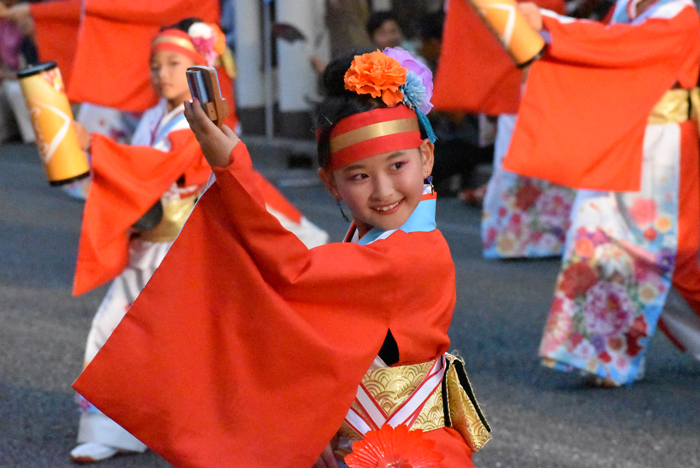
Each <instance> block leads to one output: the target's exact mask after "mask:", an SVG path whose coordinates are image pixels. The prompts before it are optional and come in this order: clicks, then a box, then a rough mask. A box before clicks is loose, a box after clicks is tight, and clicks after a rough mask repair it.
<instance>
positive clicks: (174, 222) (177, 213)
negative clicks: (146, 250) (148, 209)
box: [138, 195, 197, 242]
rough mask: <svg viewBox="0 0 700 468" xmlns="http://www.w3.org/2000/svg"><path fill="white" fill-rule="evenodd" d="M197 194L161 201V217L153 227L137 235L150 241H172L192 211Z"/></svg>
mask: <svg viewBox="0 0 700 468" xmlns="http://www.w3.org/2000/svg"><path fill="white" fill-rule="evenodd" d="M196 201H197V196H196V195H193V196H191V197H187V198H183V199H180V200H172V201H169V202H165V203H163V218H162V219H161V220H160V223H158V225H157V226H156V227H154V228H153V229H149V230H148V231H144V232H140V233H139V234H138V237H139V238H141V239H143V240H147V241H150V242H172V241H174V240H175V239H176V238H177V235H178V234H180V230H181V229H182V226H184V225H185V221H187V217H188V216H189V215H190V213H191V212H192V209H193V208H194V204H195V202H196Z"/></svg>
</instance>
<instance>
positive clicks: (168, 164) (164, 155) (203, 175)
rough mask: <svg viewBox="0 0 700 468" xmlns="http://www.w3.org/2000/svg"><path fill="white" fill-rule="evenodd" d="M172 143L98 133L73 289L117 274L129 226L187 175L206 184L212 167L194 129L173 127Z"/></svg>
mask: <svg viewBox="0 0 700 468" xmlns="http://www.w3.org/2000/svg"><path fill="white" fill-rule="evenodd" d="M169 138H170V141H171V144H172V149H171V150H170V151H168V152H164V151H160V150H157V149H154V148H151V147H149V146H129V145H122V144H119V143H116V142H114V141H112V140H110V139H109V138H107V137H105V136H102V135H97V134H95V135H93V139H92V149H91V153H92V166H93V167H92V169H93V174H94V179H93V181H92V183H91V185H90V191H89V192H88V197H87V200H86V202H85V210H84V211H83V224H82V227H81V231H80V244H79V247H78V261H77V264H76V271H75V279H74V282H73V294H74V295H76V296H77V295H80V294H83V293H85V292H87V291H90V290H91V289H94V288H96V287H98V286H101V285H102V284H104V283H106V282H107V281H110V280H112V279H114V278H115V277H116V276H117V275H119V274H120V273H121V272H122V271H123V270H124V268H125V267H126V265H127V262H128V250H129V232H128V231H129V227H130V226H131V225H132V224H134V223H135V222H136V221H137V220H138V219H139V218H140V217H141V216H142V215H143V214H144V213H146V211H148V209H149V208H151V207H152V206H153V204H154V203H155V202H156V201H157V200H158V199H159V198H160V197H161V196H162V195H163V193H165V191H166V190H167V189H168V188H169V187H170V186H171V185H172V184H173V183H174V182H175V181H176V180H177V179H178V178H179V177H180V176H182V175H184V176H185V179H186V184H187V185H203V184H204V183H205V182H206V180H207V178H208V176H209V174H210V172H211V171H210V168H209V165H208V164H207V162H206V160H205V159H204V155H202V152H201V150H200V148H199V145H198V144H197V140H196V139H195V138H194V134H193V133H192V132H191V131H190V130H189V129H187V130H179V131H176V132H172V133H171V134H170V136H169Z"/></svg>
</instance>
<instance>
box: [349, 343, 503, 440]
mask: <svg viewBox="0 0 700 468" xmlns="http://www.w3.org/2000/svg"><path fill="white" fill-rule="evenodd" d="M445 358H446V363H447V370H446V372H445V377H444V378H443V382H442V385H440V386H438V388H437V389H436V391H435V392H433V394H432V395H431V396H430V397H429V398H428V400H427V402H426V404H425V406H424V407H423V409H422V410H421V412H420V414H419V415H418V418H417V419H416V421H415V422H414V423H413V425H412V426H411V428H410V429H411V430H416V429H421V430H423V431H426V432H427V431H434V430H436V429H440V428H443V427H445V426H449V427H452V428H454V429H455V430H456V431H457V432H459V433H460V434H461V435H462V437H463V438H464V440H465V442H466V443H467V445H468V446H469V448H470V449H471V450H472V451H473V452H476V451H477V450H479V449H480V448H481V447H483V446H484V444H486V442H488V441H489V439H491V429H490V428H489V426H488V423H487V422H486V419H485V418H484V416H483V414H482V413H481V409H480V407H479V404H478V403H477V402H476V399H475V398H474V394H473V392H472V389H471V385H470V384H469V380H468V379H467V376H466V373H465V372H464V361H463V360H462V359H461V358H459V357H457V356H453V355H451V354H445ZM433 364H434V361H430V362H424V363H421V364H412V365H407V366H397V367H383V368H380V369H372V370H370V371H368V372H367V374H365V377H364V378H363V379H362V384H363V385H364V386H365V388H366V389H367V391H368V392H369V394H370V395H371V396H372V397H373V398H374V400H375V401H376V402H377V404H378V405H379V406H380V407H381V408H382V410H384V412H386V413H387V414H388V415H389V416H391V415H392V414H393V413H394V412H395V411H396V410H397V409H398V408H399V407H400V406H401V404H402V403H404V402H405V401H406V400H407V399H408V397H409V396H410V395H411V393H412V392H413V391H414V390H415V389H416V387H417V386H418V385H420V384H421V382H423V380H424V379H425V377H426V376H427V375H428V373H429V372H430V370H431V368H432V367H433ZM465 386H466V388H465ZM445 397H446V398H447V401H448V408H449V414H448V415H447V417H446V414H445V404H444V398H445ZM352 408H353V409H354V410H356V411H358V410H359V409H360V408H359V407H358V405H357V403H356V402H355V403H353V406H352ZM338 434H339V435H340V436H341V437H344V438H346V439H350V440H361V439H362V436H361V435H360V434H358V433H357V432H355V431H354V430H353V429H352V428H351V427H350V426H349V425H348V424H347V423H346V422H343V424H342V426H341V428H340V431H339V432H338Z"/></svg>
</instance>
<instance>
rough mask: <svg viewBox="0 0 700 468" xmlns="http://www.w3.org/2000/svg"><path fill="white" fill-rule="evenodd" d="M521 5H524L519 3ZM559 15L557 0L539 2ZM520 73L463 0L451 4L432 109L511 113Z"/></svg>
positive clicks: (517, 99) (515, 108) (517, 97)
mask: <svg viewBox="0 0 700 468" xmlns="http://www.w3.org/2000/svg"><path fill="white" fill-rule="evenodd" d="M523 1H525V0H523ZM536 3H537V4H538V5H540V6H541V7H543V8H548V9H551V10H555V11H557V12H563V10H564V2H563V1H562V0H539V1H537V2H536ZM521 82H522V72H521V71H520V70H519V69H518V68H517V67H516V66H515V64H514V63H513V60H512V59H511V58H510V57H509V56H508V54H507V53H506V51H505V50H504V49H503V46H502V45H501V44H500V43H499V42H498V39H496V37H495V36H494V35H493V33H491V31H489V30H488V28H487V27H486V26H485V25H484V23H483V21H482V20H481V19H480V18H479V16H478V15H477V14H476V12H475V11H474V10H473V8H472V7H470V6H469V5H468V3H467V1H466V0H451V1H450V3H449V7H448V10H447V17H446V20H445V30H444V34H443V40H442V51H441V53H440V61H439V63H438V68H437V73H436V75H435V87H434V89H433V99H432V102H433V104H434V105H435V108H436V109H437V110H441V111H465V112H472V113H481V114H488V115H499V114H515V113H517V112H518V103H519V102H520V84H521Z"/></svg>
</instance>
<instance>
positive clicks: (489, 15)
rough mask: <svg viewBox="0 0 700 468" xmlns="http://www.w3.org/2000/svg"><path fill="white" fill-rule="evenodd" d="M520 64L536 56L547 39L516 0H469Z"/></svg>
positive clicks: (522, 65) (516, 62)
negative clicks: (522, 11) (525, 14)
mask: <svg viewBox="0 0 700 468" xmlns="http://www.w3.org/2000/svg"><path fill="white" fill-rule="evenodd" d="M468 2H469V3H470V4H471V6H472V7H473V8H474V9H475V10H476V12H477V13H478V14H479V16H480V17H481V19H482V20H484V23H486V26H487V27H488V28H489V29H490V30H491V32H493V33H494V34H495V35H496V37H497V38H498V40H499V41H500V43H501V44H502V45H503V47H505V49H506V51H507V52H508V54H509V55H510V57H511V58H512V59H513V61H514V62H515V64H516V65H517V66H518V67H524V66H527V65H529V64H530V63H532V61H534V60H536V59H537V58H538V57H539V56H540V54H541V53H542V50H543V49H544V47H545V42H544V39H542V36H540V35H539V34H538V33H537V31H535V30H534V29H533V28H532V26H530V24H529V23H528V22H527V20H526V19H525V18H524V17H523V15H522V14H520V12H519V11H518V8H517V6H516V3H515V1H514V0H468Z"/></svg>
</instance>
